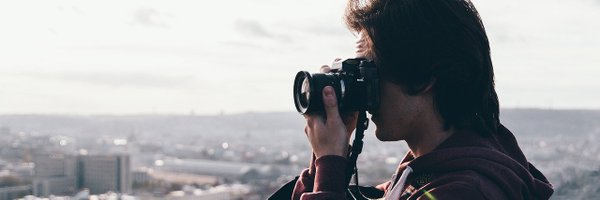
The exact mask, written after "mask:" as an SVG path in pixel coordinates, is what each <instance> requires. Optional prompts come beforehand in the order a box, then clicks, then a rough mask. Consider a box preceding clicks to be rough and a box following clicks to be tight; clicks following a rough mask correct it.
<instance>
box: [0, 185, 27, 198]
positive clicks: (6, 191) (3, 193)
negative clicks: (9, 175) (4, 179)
mask: <svg viewBox="0 0 600 200" xmlns="http://www.w3.org/2000/svg"><path fill="white" fill-rule="evenodd" d="M28 194H31V186H30V185H24V186H15V187H4V188H0V200H11V199H17V198H20V197H23V196H25V195H28Z"/></svg>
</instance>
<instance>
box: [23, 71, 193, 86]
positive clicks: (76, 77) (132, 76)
mask: <svg viewBox="0 0 600 200" xmlns="http://www.w3.org/2000/svg"><path fill="white" fill-rule="evenodd" d="M24 75H25V76H28V77H31V78H34V79H40V78H42V79H55V80H59V81H69V82H77V83H84V84H92V85H100V86H109V87H145V88H185V87H189V86H190V85H191V84H192V83H193V82H194V81H195V77H194V76H191V75H163V74H154V73H147V72H119V73H117V72H112V73H111V72H59V73H41V72H31V73H25V74H24Z"/></svg>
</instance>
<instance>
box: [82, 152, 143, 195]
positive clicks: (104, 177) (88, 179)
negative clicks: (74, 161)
mask: <svg viewBox="0 0 600 200" xmlns="http://www.w3.org/2000/svg"><path fill="white" fill-rule="evenodd" d="M130 162H131V161H130V158H129V155H83V156H80V157H79V162H78V179H77V182H78V185H79V186H80V187H81V188H87V189H89V190H90V193H91V194H100V193H105V192H108V191H113V192H119V193H130V192H131V184H132V183H131V182H132V181H131V172H130V168H131V163H130Z"/></svg>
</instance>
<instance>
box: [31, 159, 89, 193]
mask: <svg viewBox="0 0 600 200" xmlns="http://www.w3.org/2000/svg"><path fill="white" fill-rule="evenodd" d="M33 162H34V166H35V167H34V178H33V182H32V185H33V194H34V195H36V196H49V195H62V194H72V193H73V192H75V191H76V190H77V188H78V187H77V185H76V180H77V177H76V163H77V157H75V156H70V155H64V154H38V155H34V157H33Z"/></svg>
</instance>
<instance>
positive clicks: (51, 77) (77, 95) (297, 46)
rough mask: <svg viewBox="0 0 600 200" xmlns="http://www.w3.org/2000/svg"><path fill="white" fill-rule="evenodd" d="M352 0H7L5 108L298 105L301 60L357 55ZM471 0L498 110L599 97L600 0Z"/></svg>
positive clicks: (264, 108) (0, 99)
mask: <svg viewBox="0 0 600 200" xmlns="http://www.w3.org/2000/svg"><path fill="white" fill-rule="evenodd" d="M345 2H346V1H345V0H334V1H318V0H305V1H300V0H251V1H243V0H237V1H227V2H224V1H210V2H206V1H177V2H173V1H144V0H131V1H73V0H71V1H3V2H0V26H2V29H3V30H2V34H0V44H1V45H0V114H67V115H72V114H75V115H95V114H111V115H132V114H189V113H192V112H194V113H196V114H198V115H213V114H214V115H218V114H220V113H225V114H230V113H234V114H235V113H246V112H273V111H275V112H288V111H289V112H293V111H294V108H293V102H292V95H291V87H292V79H293V76H294V74H295V73H296V72H297V71H299V70H310V71H312V72H315V71H316V70H317V69H318V67H319V66H321V65H323V64H330V62H331V60H333V59H334V58H336V57H340V58H347V57H352V56H353V52H354V46H355V44H354V42H355V40H356V38H355V36H354V35H353V34H352V33H351V32H350V31H348V30H347V29H346V28H345V26H344V23H343V20H342V16H343V12H344V6H345ZM473 2H474V4H475V6H476V7H477V8H478V10H479V12H480V14H481V16H482V19H483V21H484V23H485V25H486V29H487V32H488V36H489V38H490V43H491V49H492V59H493V62H494V66H495V74H496V85H497V90H498V94H499V97H500V104H501V106H502V107H503V108H538V109H560V110H564V109H592V110H597V109H600V104H598V102H600V101H599V100H600V79H598V78H597V77H599V76H600V68H598V64H600V38H599V37H598V35H600V23H597V22H596V20H597V19H600V2H599V1H593V0H575V1H559V0H546V1H544V0H506V1H483V0H473ZM232 4H235V5H236V6H232ZM33 5H35V6H33ZM248 8H250V9H248Z"/></svg>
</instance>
